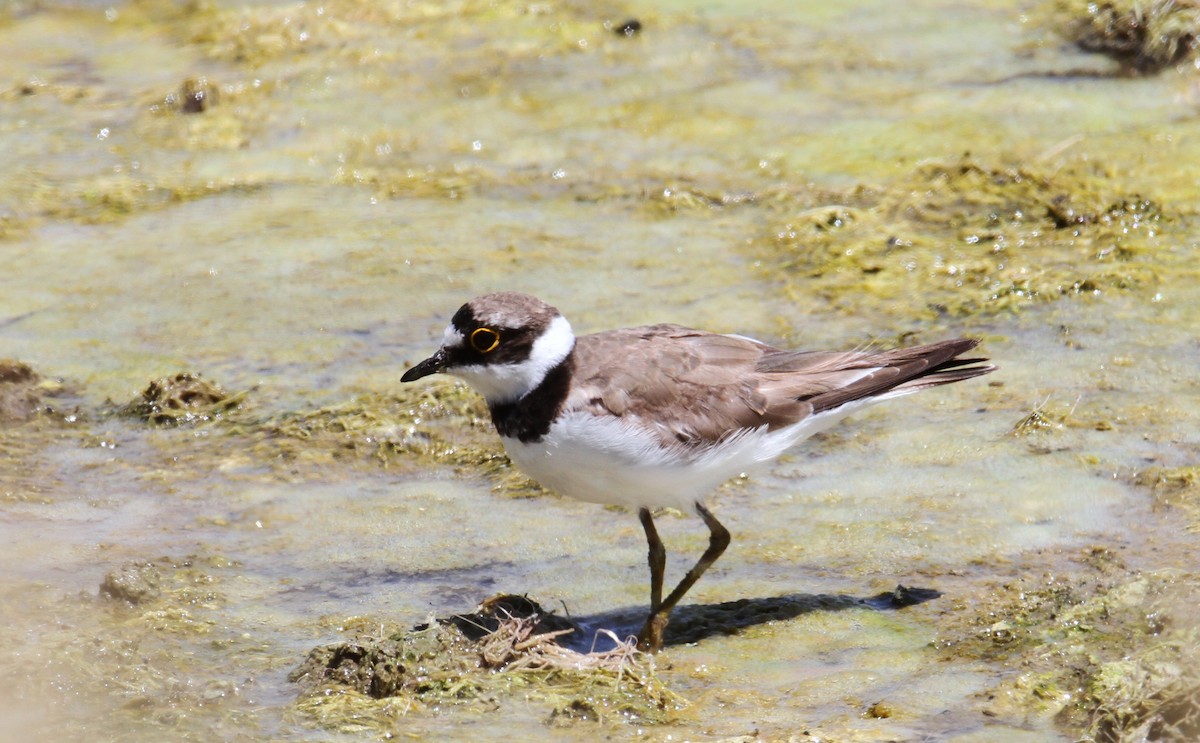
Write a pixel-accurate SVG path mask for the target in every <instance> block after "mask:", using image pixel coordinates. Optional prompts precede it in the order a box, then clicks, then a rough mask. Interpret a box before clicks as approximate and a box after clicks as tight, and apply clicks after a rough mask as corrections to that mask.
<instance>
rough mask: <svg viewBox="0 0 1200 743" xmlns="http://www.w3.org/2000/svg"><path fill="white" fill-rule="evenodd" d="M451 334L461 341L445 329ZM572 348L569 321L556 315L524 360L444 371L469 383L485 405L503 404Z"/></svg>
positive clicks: (532, 385)
mask: <svg viewBox="0 0 1200 743" xmlns="http://www.w3.org/2000/svg"><path fill="white" fill-rule="evenodd" d="M452 333H453V335H455V336H458V339H457V340H458V342H460V343H461V342H462V336H461V335H459V333H458V332H457V331H454V330H452V329H451V328H447V329H446V337H447V339H449V338H450V337H451V334H452ZM574 347H575V333H573V332H572V331H571V324H570V323H569V322H567V319H566V318H565V317H563V316H562V315H559V316H558V317H556V318H554V320H553V321H552V322H551V323H550V325H549V326H547V328H546V331H545V332H544V333H542V334H541V336H539V337H538V339H537V340H536V341H534V342H533V348H531V349H530V351H529V358H527V359H525V360H524V361H522V362H520V363H516V364H492V365H487V366H485V365H482V364H477V365H473V366H460V367H456V368H454V369H447V370H446V373H447V374H453V375H454V376H456V377H458V378H459V379H462V380H463V381H464V382H466V383H467V384H469V385H471V387H473V388H474V389H475V391H476V392H478V393H479V394H481V395H483V397H484V399H486V400H487V401H488V403H489V404H492V405H503V404H504V403H509V402H515V401H517V400H520V399H521V398H522V397H524V396H525V395H527V394H529V393H530V392H532V391H533V389H534V388H535V387H537V386H538V385H539V384H541V383H542V380H543V379H545V378H546V374H548V373H549V372H550V370H551V369H553V368H554V367H556V366H558V365H559V364H560V363H561V362H562V360H563V359H565V358H567V354H569V353H571V349H572V348H574Z"/></svg>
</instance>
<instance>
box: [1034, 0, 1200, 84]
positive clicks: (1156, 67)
mask: <svg viewBox="0 0 1200 743" xmlns="http://www.w3.org/2000/svg"><path fill="white" fill-rule="evenodd" d="M1046 15H1047V21H1046V23H1047V24H1048V25H1049V26H1050V27H1051V28H1053V29H1055V30H1056V31H1057V32H1058V33H1059V34H1061V35H1062V36H1063V37H1064V38H1066V39H1067V40H1068V41H1071V42H1073V43H1074V44H1076V45H1077V46H1078V47H1079V48H1080V49H1083V50H1084V51H1087V52H1095V53H1098V54H1103V55H1105V56H1107V57H1110V58H1112V59H1113V60H1115V61H1116V62H1117V63H1118V64H1119V65H1120V68H1121V70H1122V71H1123V72H1125V73H1127V74H1138V75H1151V74H1154V73H1157V72H1161V71H1163V70H1166V69H1169V68H1171V67H1174V66H1176V65H1180V64H1181V63H1183V62H1187V61H1189V60H1191V59H1193V58H1194V57H1195V55H1196V52H1197V50H1198V49H1200V4H1197V3H1195V2H1193V1H1192V0H1150V2H1145V1H1143V0H1107V1H1106V2H1086V1H1084V0H1056V1H1055V2H1053V3H1051V4H1050V5H1049V8H1048V9H1047V10H1046Z"/></svg>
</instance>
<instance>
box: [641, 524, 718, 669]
mask: <svg viewBox="0 0 1200 743" xmlns="http://www.w3.org/2000/svg"><path fill="white" fill-rule="evenodd" d="M696 512H697V513H699V514H700V518H702V519H704V524H705V526H707V527H708V531H709V537H708V549H706V550H704V554H703V555H701V556H700V559H699V560H697V561H696V564H695V565H694V566H693V567H692V569H691V570H689V571H687V575H685V576H683V580H681V581H679V585H677V586H675V590H673V591H671V593H670V594H668V595H667V597H666V598H665V599H663V600H662V601H661V602H660V601H656V600H655V599H657V598H658V597H659V596H661V595H662V573H663V568H664V567H665V564H666V550H665V549H664V548H663V545H662V540H660V539H659V538H658V532H657V531H656V530H655V529H654V522H653V521H652V520H651V519H650V512H649V511H648V510H646V509H644V508H643V509H642V510H641V511H639V512H638V515H639V516H640V517H641V519H642V527H643V528H644V529H645V530H646V540H647V541H648V542H649V543H650V599H651V602H650V616H648V617H646V624H645V625H644V626H643V627H642V631H641V632H640V633H639V634H638V648H640V649H642V650H646V651H649V652H652V653H656V652H658V651H659V650H661V649H662V645H663V633H664V632H665V631H666V629H667V622H668V621H670V619H671V610H672V609H674V608H675V605H676V604H678V603H679V600H680V599H682V598H683V595H684V594H685V593H687V592H688V589H690V588H691V587H692V586H693V585H695V583H696V581H698V580H700V576H702V575H704V571H706V570H708V567H709V566H710V565H712V564H713V563H714V562H716V561H717V558H718V557H720V556H721V553H722V552H724V551H725V548H726V547H728V546H729V530H728V529H726V528H725V527H724V526H722V525H721V522H720V521H717V519H716V517H714V516H713V515H712V513H710V512H709V510H708V509H707V508H705V507H704V505H703V504H700V503H697V504H696ZM656 556H660V557H659V559H658V561H657V563H656V561H655V558H656ZM656 566H657V570H658V574H657V580H656V578H655V568H656Z"/></svg>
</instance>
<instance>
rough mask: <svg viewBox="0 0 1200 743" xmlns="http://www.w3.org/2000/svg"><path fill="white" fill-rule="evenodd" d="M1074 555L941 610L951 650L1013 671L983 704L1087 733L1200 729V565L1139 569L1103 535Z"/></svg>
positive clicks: (1099, 736) (994, 711)
mask: <svg viewBox="0 0 1200 743" xmlns="http://www.w3.org/2000/svg"><path fill="white" fill-rule="evenodd" d="M1071 562H1072V564H1070V565H1066V566H1060V568H1059V569H1055V570H1053V571H1045V566H1044V563H1042V565H1041V568H1040V570H1042V571H1043V572H1039V573H1035V572H1025V573H1023V574H1020V575H1019V577H1018V578H1016V579H1014V580H1011V581H1006V582H1005V583H1003V584H998V585H996V586H995V587H994V590H993V591H991V592H990V593H986V594H982V595H980V596H976V597H972V598H971V600H970V601H969V602H962V603H959V605H958V606H957V607H956V613H952V614H951V615H949V616H946V617H944V618H943V621H942V622H941V627H942V637H941V638H940V640H939V642H938V645H939V647H941V649H942V650H943V651H944V652H945V653H947V655H948V656H950V657H953V658H954V659H963V658H977V659H982V660H985V661H989V662H995V661H1003V662H1004V664H1005V665H1006V666H1007V667H1008V668H1010V669H1012V671H1013V675H1011V676H1009V677H1008V678H1007V679H1006V680H1004V681H1003V682H1001V683H1000V684H999V686H998V687H997V688H996V689H993V690H991V692H990V693H989V694H988V695H987V702H986V707H985V710H984V712H985V714H990V715H1001V714H1009V713H1012V714H1028V713H1029V711H1031V710H1036V711H1039V712H1041V713H1043V714H1047V715H1051V716H1054V717H1055V719H1056V720H1057V722H1058V723H1060V724H1061V725H1062V726H1063V727H1064V728H1066V729H1068V730H1074V731H1081V730H1082V731H1084V735H1083V736H1082V737H1081V739H1082V740H1095V741H1113V742H1114V743H1116V742H1118V741H1133V740H1162V741H1178V742H1179V743H1182V742H1183V741H1191V740H1195V732H1196V730H1197V729H1198V728H1197V727H1196V725H1197V721H1198V720H1200V715H1198V713H1200V706H1198V702H1200V697H1198V696H1197V694H1196V691H1197V688H1198V685H1200V672H1197V670H1196V669H1197V668H1200V635H1198V634H1197V632H1196V631H1195V629H1194V622H1193V621H1192V615H1193V612H1194V609H1193V607H1194V606H1195V601H1196V597H1197V594H1198V593H1200V580H1198V578H1200V576H1197V575H1196V574H1182V573H1180V572H1178V571H1174V570H1162V571H1155V572H1146V573H1143V572H1139V571H1136V570H1132V569H1130V568H1129V567H1128V566H1126V565H1125V564H1124V563H1123V562H1122V561H1121V559H1120V558H1119V556H1118V555H1117V554H1116V553H1115V552H1114V551H1113V550H1110V549H1108V548H1106V547H1102V546H1096V547H1091V548H1087V549H1085V550H1083V551H1082V552H1080V553H1078V554H1077V555H1076V556H1075V559H1074V560H1072V561H1071ZM1147 731H1155V734H1154V735H1150V736H1149V737H1147V736H1146V734H1145V733H1146V732H1147Z"/></svg>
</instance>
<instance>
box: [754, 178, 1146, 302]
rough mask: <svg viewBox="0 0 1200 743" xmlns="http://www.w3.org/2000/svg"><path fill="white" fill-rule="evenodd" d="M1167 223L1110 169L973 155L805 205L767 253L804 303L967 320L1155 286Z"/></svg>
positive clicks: (772, 239) (775, 274)
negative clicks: (1121, 186)
mask: <svg viewBox="0 0 1200 743" xmlns="http://www.w3.org/2000/svg"><path fill="white" fill-rule="evenodd" d="M1161 220H1162V210H1161V208H1160V207H1159V206H1158V204H1157V203H1156V202H1155V201H1154V200H1152V199H1147V198H1144V197H1142V196H1140V195H1137V194H1133V193H1122V192H1119V191H1114V190H1113V187H1112V185H1111V181H1110V180H1109V179H1107V178H1105V177H1104V176H1103V174H1101V173H1096V172H1092V171H1090V170H1080V169H1076V170H1072V169H1070V168H1066V167H1064V168H1062V169H1059V170H1055V171H1050V170H1040V169H1038V168H1035V167H1032V166H1003V165H988V164H984V163H980V162H977V161H975V160H974V159H972V158H971V157H970V156H965V157H963V158H962V159H960V160H958V161H957V162H949V163H935V164H929V165H924V166H921V167H919V168H917V169H916V170H914V171H913V172H912V173H910V174H909V175H908V176H907V177H905V178H901V179H899V180H898V181H897V182H895V183H892V184H890V185H889V186H887V187H886V188H883V189H880V190H868V189H862V188H859V189H855V190H854V191H852V192H848V193H847V194H845V195H844V198H843V199H841V200H840V203H838V204H835V205H829V206H825V207H819V208H813V209H806V210H804V211H801V212H800V213H798V214H795V215H793V216H792V217H791V218H789V219H787V221H786V222H785V223H783V224H782V225H780V226H779V227H778V228H777V229H775V230H774V232H773V234H772V236H771V237H770V238H769V239H768V242H767V243H766V244H765V245H764V251H765V252H766V253H767V254H768V255H769V256H770V257H771V259H772V260H771V261H770V271H771V276H772V277H773V278H776V279H777V280H780V281H782V282H783V285H784V289H785V291H787V292H788V293H789V294H790V295H792V296H793V297H794V298H795V299H796V301H797V302H803V301H806V300H807V301H809V302H812V301H813V297H814V295H815V297H816V298H817V299H819V300H825V301H826V302H827V303H828V304H832V305H833V306H834V307H837V308H842V309H844V310H845V311H847V312H849V313H869V312H870V311H872V310H873V311H875V312H876V313H879V312H886V313H888V314H894V313H895V312H896V311H897V309H898V307H897V305H898V304H903V305H904V306H903V307H902V308H899V309H900V311H901V312H903V313H904V315H905V316H907V317H913V316H920V315H926V316H943V315H944V316H949V317H963V316H967V315H974V314H996V313H1001V312H1012V311H1017V310H1019V309H1021V308H1022V307H1024V306H1026V305H1028V304H1030V303H1035V302H1047V301H1053V300H1056V299H1062V298H1068V297H1078V296H1090V295H1094V294H1100V293H1103V292H1109V291H1129V290H1136V289H1145V288H1149V287H1151V286H1153V285H1154V283H1155V280H1156V269H1157V264H1156V262H1155V260H1154V258H1155V255H1154V254H1155V251H1156V247H1157V242H1156V237H1157V234H1158V230H1159V223H1160V221H1161Z"/></svg>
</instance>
